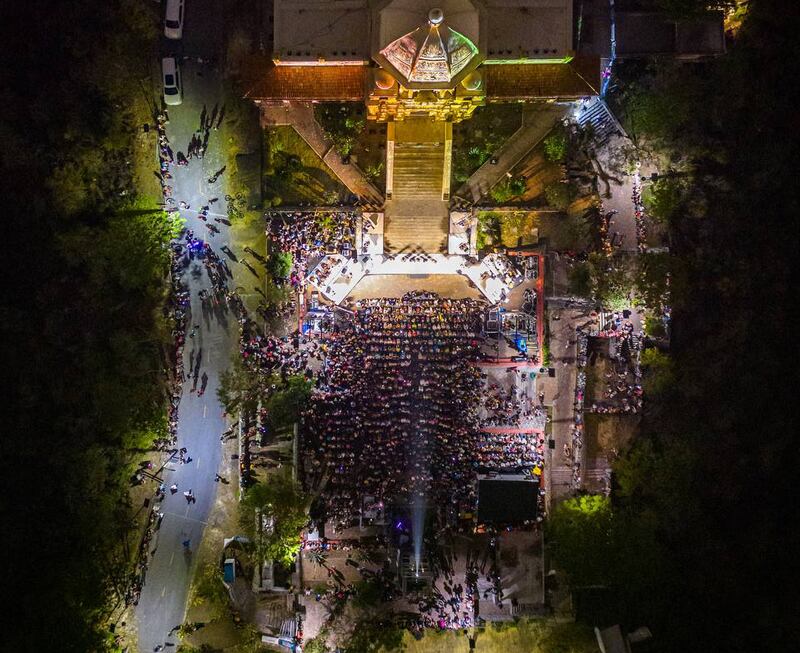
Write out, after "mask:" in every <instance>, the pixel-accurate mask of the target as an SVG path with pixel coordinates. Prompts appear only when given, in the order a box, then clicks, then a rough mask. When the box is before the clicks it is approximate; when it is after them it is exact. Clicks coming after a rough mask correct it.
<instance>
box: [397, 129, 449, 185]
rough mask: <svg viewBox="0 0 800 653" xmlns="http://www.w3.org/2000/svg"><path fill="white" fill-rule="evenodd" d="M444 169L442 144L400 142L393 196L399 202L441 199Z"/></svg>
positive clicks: (398, 144)
mask: <svg viewBox="0 0 800 653" xmlns="http://www.w3.org/2000/svg"><path fill="white" fill-rule="evenodd" d="M443 170H444V145H443V144H442V143H397V144H396V145H395V150H394V189H393V196H394V197H395V198H397V199H441V196H442V173H443Z"/></svg>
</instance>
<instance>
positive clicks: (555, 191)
mask: <svg viewBox="0 0 800 653" xmlns="http://www.w3.org/2000/svg"><path fill="white" fill-rule="evenodd" d="M544 196H545V197H546V198H547V204H548V205H549V206H552V207H553V208H554V209H558V210H559V211H566V210H567V207H568V206H569V203H570V202H571V201H572V189H571V188H570V186H569V184H565V183H563V182H560V181H554V182H552V183H550V184H547V186H545V187H544Z"/></svg>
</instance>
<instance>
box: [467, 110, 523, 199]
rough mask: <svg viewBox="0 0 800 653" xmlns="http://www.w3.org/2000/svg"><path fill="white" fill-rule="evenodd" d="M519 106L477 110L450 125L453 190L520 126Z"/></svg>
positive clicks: (520, 111) (520, 112)
mask: <svg viewBox="0 0 800 653" xmlns="http://www.w3.org/2000/svg"><path fill="white" fill-rule="evenodd" d="M522 108H523V105H522V104H489V105H487V106H485V107H478V108H477V109H475V113H473V114H472V118H470V119H468V120H464V121H463V122H459V123H456V124H455V125H453V172H452V175H453V178H452V186H453V188H454V189H455V188H458V187H459V186H461V184H462V183H464V182H465V181H466V180H467V179H468V178H469V176H470V175H471V174H472V173H473V172H475V171H476V170H477V169H478V168H480V167H481V165H482V164H483V163H484V162H485V161H486V160H487V159H489V157H491V156H492V154H494V153H495V152H496V151H497V150H498V149H499V148H500V146H501V145H503V143H505V142H506V140H507V139H508V138H509V136H511V135H512V134H513V133H514V132H515V131H517V130H518V129H519V128H520V126H521V125H522Z"/></svg>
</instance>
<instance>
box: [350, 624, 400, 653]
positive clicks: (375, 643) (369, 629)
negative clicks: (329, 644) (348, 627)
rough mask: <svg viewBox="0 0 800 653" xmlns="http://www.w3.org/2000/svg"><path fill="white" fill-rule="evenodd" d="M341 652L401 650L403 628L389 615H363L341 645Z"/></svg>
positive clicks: (368, 652)
mask: <svg viewBox="0 0 800 653" xmlns="http://www.w3.org/2000/svg"><path fill="white" fill-rule="evenodd" d="M341 649H342V652H343V653H379V652H380V651H384V652H385V653H394V652H395V651H403V650H404V649H405V646H404V644H403V630H402V629H401V628H400V627H399V626H398V625H397V624H396V623H395V621H394V620H393V619H392V618H391V617H377V618H375V617H373V618H368V617H364V618H362V619H360V620H359V621H358V622H357V623H356V625H355V627H354V628H353V630H352V632H351V633H350V636H349V637H348V639H347V641H346V642H344V643H343V645H342V646H341Z"/></svg>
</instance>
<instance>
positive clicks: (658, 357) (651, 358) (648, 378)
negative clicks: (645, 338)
mask: <svg viewBox="0 0 800 653" xmlns="http://www.w3.org/2000/svg"><path fill="white" fill-rule="evenodd" d="M641 365H642V367H643V368H644V380H643V388H644V392H645V396H647V397H655V396H657V395H660V394H661V393H663V392H665V391H666V390H668V389H671V388H672V387H673V386H674V385H675V372H674V370H673V368H672V360H671V359H670V357H669V356H667V355H666V354H664V353H663V352H661V351H660V350H658V349H655V348H649V349H645V350H644V351H643V352H642V356H641Z"/></svg>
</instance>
